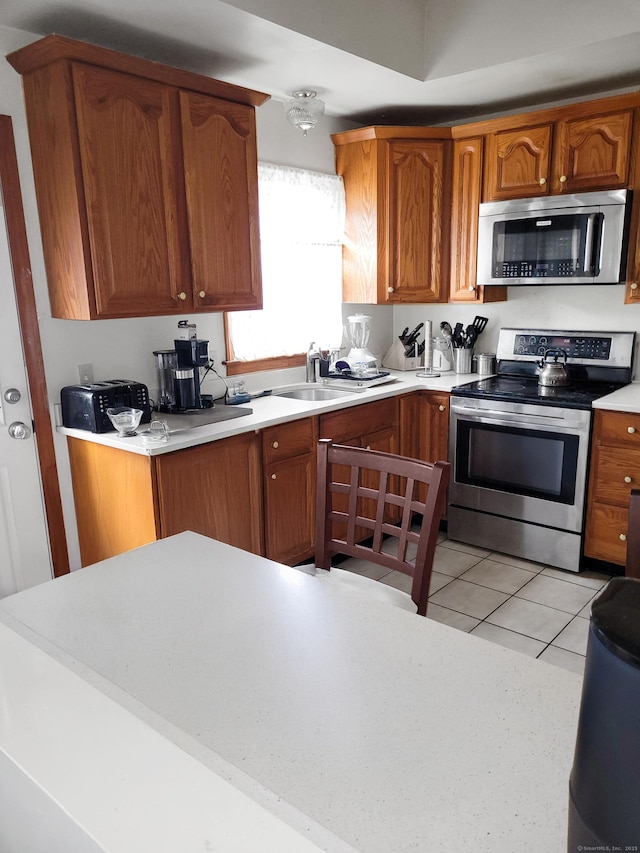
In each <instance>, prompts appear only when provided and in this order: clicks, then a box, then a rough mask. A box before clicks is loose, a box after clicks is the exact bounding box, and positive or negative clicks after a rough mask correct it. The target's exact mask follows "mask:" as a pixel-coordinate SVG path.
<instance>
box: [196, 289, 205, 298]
mask: <svg viewBox="0 0 640 853" xmlns="http://www.w3.org/2000/svg"><path fill="white" fill-rule="evenodd" d="M206 295H207V294H206V293H205V292H204V290H199V291H198V296H199V297H200V299H204V298H205V296H206Z"/></svg>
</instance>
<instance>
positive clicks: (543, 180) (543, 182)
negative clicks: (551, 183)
mask: <svg viewBox="0 0 640 853" xmlns="http://www.w3.org/2000/svg"><path fill="white" fill-rule="evenodd" d="M538 183H539V184H540V186H541V187H543V186H544V185H545V184H546V183H547V179H546V178H540V180H539V181H538Z"/></svg>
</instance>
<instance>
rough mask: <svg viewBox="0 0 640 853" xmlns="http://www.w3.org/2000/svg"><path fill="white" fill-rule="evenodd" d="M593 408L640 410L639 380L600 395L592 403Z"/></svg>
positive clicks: (620, 410) (618, 410) (619, 410)
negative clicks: (603, 395)
mask: <svg viewBox="0 0 640 853" xmlns="http://www.w3.org/2000/svg"><path fill="white" fill-rule="evenodd" d="M593 408H594V409H607V410H609V411H611V412H635V413H638V412H640V382H632V383H631V384H630V385H625V387H624V388H620V390H619V391H614V392H613V394H607V395H606V397H600V399H599V400H596V401H595V402H594V403H593Z"/></svg>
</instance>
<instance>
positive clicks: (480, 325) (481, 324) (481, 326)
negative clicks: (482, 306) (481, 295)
mask: <svg viewBox="0 0 640 853" xmlns="http://www.w3.org/2000/svg"><path fill="white" fill-rule="evenodd" d="M488 322H489V320H488V318H487V317H480V316H479V315H478V314H476V316H475V317H474V318H473V323H472V324H471V325H472V326H473V327H474V329H475V330H476V332H477V335H479V334H480V333H481V332H484V330H485V329H486V328H487V323H488Z"/></svg>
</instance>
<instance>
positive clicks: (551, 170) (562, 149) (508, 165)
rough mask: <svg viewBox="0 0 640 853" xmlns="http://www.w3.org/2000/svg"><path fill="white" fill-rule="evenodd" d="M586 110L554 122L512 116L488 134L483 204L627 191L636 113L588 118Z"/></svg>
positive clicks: (573, 111) (571, 109)
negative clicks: (513, 199)
mask: <svg viewBox="0 0 640 853" xmlns="http://www.w3.org/2000/svg"><path fill="white" fill-rule="evenodd" d="M585 107H586V105H584V104H580V105H575V106H572V107H567V108H566V111H565V112H566V117H563V118H562V119H560V120H556V121H540V122H536V121H535V119H534V120H533V121H532V120H531V117H529V120H528V122H527V123H526V124H524V123H522V122H523V121H524V120H525V119H526V117H522V116H518V117H511V118H510V119H509V122H508V123H509V126H508V127H504V128H502V127H500V126H499V127H497V128H496V129H495V130H493V131H492V132H489V133H488V135H487V162H486V169H485V184H484V200H485V201H493V200H501V199H511V198H526V197H529V196H541V195H553V194H559V193H575V192H589V191H591V190H600V189H615V188H618V187H626V186H627V182H628V179H629V164H630V157H631V132H632V126H633V109H624V110H619V111H613V112H609V111H606V112H602V113H599V112H595V113H592V114H585ZM547 115H548V113H547ZM521 123H522V124H521ZM519 125H520V126H519Z"/></svg>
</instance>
